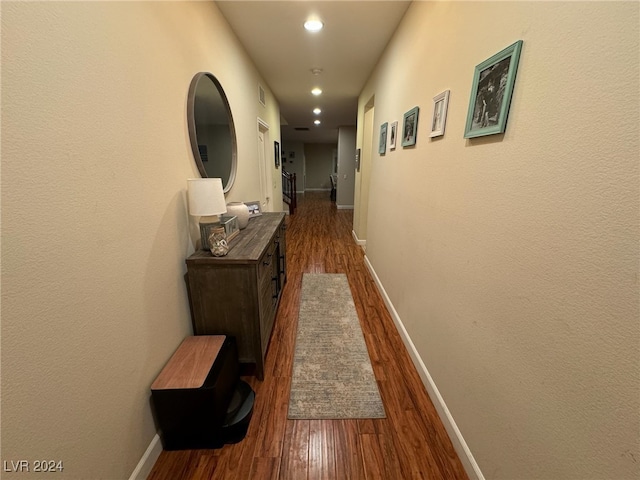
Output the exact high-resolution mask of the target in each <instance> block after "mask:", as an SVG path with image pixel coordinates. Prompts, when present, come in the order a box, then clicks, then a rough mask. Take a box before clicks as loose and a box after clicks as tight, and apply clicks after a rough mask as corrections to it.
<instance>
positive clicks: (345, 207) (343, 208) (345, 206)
mask: <svg viewBox="0 0 640 480" xmlns="http://www.w3.org/2000/svg"><path fill="white" fill-rule="evenodd" d="M336 208H337V209H338V210H353V205H336Z"/></svg>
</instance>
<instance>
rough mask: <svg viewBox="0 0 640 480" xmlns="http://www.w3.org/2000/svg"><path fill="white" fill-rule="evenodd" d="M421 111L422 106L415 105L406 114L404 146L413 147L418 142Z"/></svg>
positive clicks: (403, 135) (403, 133) (403, 131)
mask: <svg viewBox="0 0 640 480" xmlns="http://www.w3.org/2000/svg"><path fill="white" fill-rule="evenodd" d="M419 113H420V107H413V108H412V109H411V110H409V111H408V112H407V113H405V114H404V121H403V124H402V146H403V147H412V146H413V145H415V144H416V139H417V136H418V114H419Z"/></svg>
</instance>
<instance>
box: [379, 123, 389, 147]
mask: <svg viewBox="0 0 640 480" xmlns="http://www.w3.org/2000/svg"><path fill="white" fill-rule="evenodd" d="M388 127H389V124H388V123H387V122H384V123H383V124H382V125H380V142H379V143H378V153H379V154H380V155H384V154H385V153H387V128H388Z"/></svg>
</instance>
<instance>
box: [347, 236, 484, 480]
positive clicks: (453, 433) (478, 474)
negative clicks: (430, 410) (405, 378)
mask: <svg viewBox="0 0 640 480" xmlns="http://www.w3.org/2000/svg"><path fill="white" fill-rule="evenodd" d="M354 236H355V233H354ZM364 261H365V264H366V265H367V268H368V269H369V272H370V273H371V276H372V277H373V280H374V281H375V283H376V286H377V287H378V290H379V291H380V294H381V295H382V298H383V300H384V303H385V305H386V306H387V310H388V311H389V313H390V314H391V318H393V322H394V323H395V324H396V328H397V329H398V333H400V337H402V341H403V342H404V345H405V346H406V347H407V350H408V351H409V355H410V356H411V360H412V361H413V364H414V365H415V367H416V369H417V370H418V374H419V375H420V378H421V379H422V383H424V386H425V387H426V389H427V392H428V393H429V396H430V397H431V401H432V402H433V405H434V406H435V407H436V410H437V411H438V415H439V416H440V420H442V423H443V425H444V428H445V429H446V430H447V433H448V434H449V438H451V443H452V444H453V448H455V450H456V453H457V454H458V457H460V461H461V462H462V465H463V466H464V469H465V471H466V472H467V475H468V476H469V478H472V479H477V480H484V475H483V474H482V471H481V470H480V467H479V466H478V464H477V463H476V461H475V459H474V458H473V454H472V453H471V450H470V449H469V447H468V446H467V443H466V442H465V441H464V438H463V437H462V433H461V432H460V430H459V429H458V426H457V425H456V422H455V420H454V419H453V416H452V415H451V412H449V409H448V408H447V405H446V404H445V403H444V399H443V398H442V396H441V395H440V392H439V391H438V387H437V386H436V384H435V382H434V381H433V378H432V377H431V375H430V374H429V370H427V367H426V365H425V364H424V362H423V361H422V358H420V355H419V354H418V351H417V350H416V347H415V345H414V344H413V341H412V340H411V337H409V334H408V333H407V330H406V329H405V328H404V325H403V323H402V320H400V316H399V315H398V312H396V309H395V307H394V306H393V304H392V303H391V299H390V298H389V296H388V295H387V292H386V291H385V289H384V287H383V286H382V283H381V282H380V278H378V275H377V274H376V272H375V270H374V269H373V265H371V262H370V261H369V259H368V258H367V256H366V255H365V257H364Z"/></svg>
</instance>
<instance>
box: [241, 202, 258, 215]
mask: <svg viewBox="0 0 640 480" xmlns="http://www.w3.org/2000/svg"><path fill="white" fill-rule="evenodd" d="M244 204H245V205H246V206H247V207H248V208H249V218H253V217H259V216H260V215H262V210H261V209H260V202H259V201H254V202H244Z"/></svg>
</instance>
